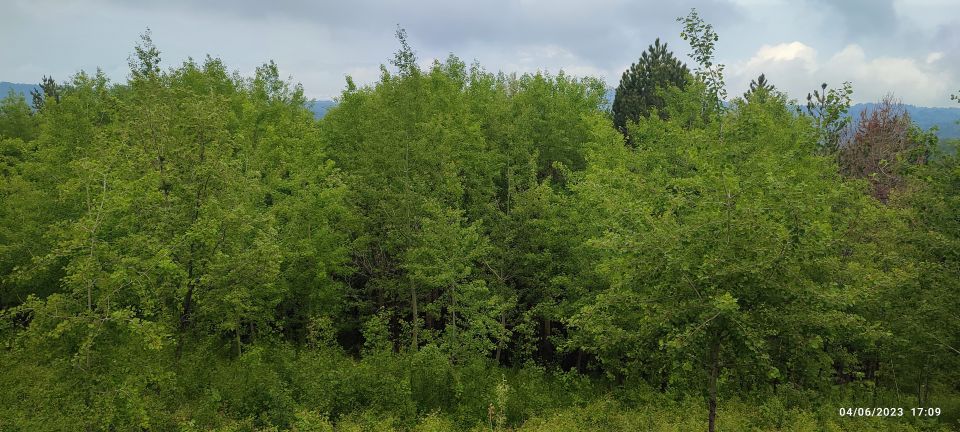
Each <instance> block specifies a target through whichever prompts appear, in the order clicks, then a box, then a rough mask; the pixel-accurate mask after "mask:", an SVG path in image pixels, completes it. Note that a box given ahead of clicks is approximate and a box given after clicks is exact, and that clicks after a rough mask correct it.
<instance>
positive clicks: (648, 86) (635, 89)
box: [613, 38, 690, 133]
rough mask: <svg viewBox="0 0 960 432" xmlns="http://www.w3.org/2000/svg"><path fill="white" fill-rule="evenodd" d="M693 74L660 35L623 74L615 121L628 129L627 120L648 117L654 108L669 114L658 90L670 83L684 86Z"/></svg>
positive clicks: (662, 116)
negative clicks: (661, 39)
mask: <svg viewBox="0 0 960 432" xmlns="http://www.w3.org/2000/svg"><path fill="white" fill-rule="evenodd" d="M689 74H690V71H689V70H688V69H687V66H686V65H684V64H683V63H682V62H681V61H680V60H678V59H677V58H676V57H674V56H673V53H672V52H671V51H669V50H668V49H667V44H666V43H664V44H661V43H660V39H659V38H658V39H657V40H656V41H655V42H654V43H653V45H650V47H648V48H647V50H646V51H644V53H643V54H641V55H640V60H638V61H637V63H634V64H632V65H631V66H630V69H628V70H626V71H625V72H624V73H623V77H622V78H620V86H619V87H617V93H616V96H615V97H614V99H613V123H614V125H615V126H616V127H617V129H619V130H620V131H621V132H623V133H626V126H627V121H637V120H638V119H639V118H640V117H647V116H649V115H650V112H651V111H652V110H653V109H656V110H657V112H658V113H659V115H660V117H661V118H666V113H664V112H663V111H662V109H663V106H664V102H663V98H662V97H660V96H658V95H657V90H658V89H664V88H667V87H670V86H676V87H680V88H683V87H684V86H685V85H686V83H687V76H688V75H689Z"/></svg>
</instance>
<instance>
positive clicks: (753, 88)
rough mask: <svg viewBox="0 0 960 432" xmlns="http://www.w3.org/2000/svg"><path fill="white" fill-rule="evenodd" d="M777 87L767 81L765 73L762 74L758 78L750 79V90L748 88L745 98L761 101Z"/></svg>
mask: <svg viewBox="0 0 960 432" xmlns="http://www.w3.org/2000/svg"><path fill="white" fill-rule="evenodd" d="M776 89H777V88H776V87H774V86H773V84H770V82H769V81H767V77H766V75H764V74H760V76H759V77H757V79H755V80H752V81H750V90H747V91H746V92H745V93H744V94H743V98H744V99H746V100H747V101H753V100H757V101H759V102H762V101H765V100H766V99H767V96H768V95H770V93H772V92H773V91H775V90H776Z"/></svg>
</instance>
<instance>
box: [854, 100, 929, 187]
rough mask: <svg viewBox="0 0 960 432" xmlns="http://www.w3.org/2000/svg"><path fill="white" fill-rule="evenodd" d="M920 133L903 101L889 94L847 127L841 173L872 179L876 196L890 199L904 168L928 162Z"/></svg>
mask: <svg viewBox="0 0 960 432" xmlns="http://www.w3.org/2000/svg"><path fill="white" fill-rule="evenodd" d="M916 132H917V131H916V128H915V127H914V126H913V123H912V121H911V120H910V114H908V113H907V110H906V108H905V107H904V106H903V104H902V103H901V102H900V100H898V99H894V97H893V96H892V95H887V96H885V97H884V98H883V100H881V101H880V102H879V103H878V104H877V105H876V106H874V107H873V109H867V110H864V111H862V112H861V113H860V118H859V119H858V120H857V121H856V122H855V123H852V124H851V125H850V126H849V127H848V128H847V130H846V132H845V134H844V136H843V138H842V141H841V144H840V151H839V153H838V158H839V162H840V171H841V173H843V174H844V175H846V176H848V177H858V178H865V179H868V180H869V181H870V183H871V184H872V185H873V191H872V192H873V195H874V196H875V197H876V198H877V199H879V200H880V201H883V202H886V201H887V199H888V198H889V196H890V192H891V191H892V190H893V189H895V188H897V187H898V186H900V185H901V184H902V183H903V172H904V169H906V168H907V167H908V166H910V165H913V164H922V163H924V162H925V161H926V153H927V152H926V151H925V147H924V145H923V144H924V143H923V142H922V141H923V140H922V139H918V138H917V133H916Z"/></svg>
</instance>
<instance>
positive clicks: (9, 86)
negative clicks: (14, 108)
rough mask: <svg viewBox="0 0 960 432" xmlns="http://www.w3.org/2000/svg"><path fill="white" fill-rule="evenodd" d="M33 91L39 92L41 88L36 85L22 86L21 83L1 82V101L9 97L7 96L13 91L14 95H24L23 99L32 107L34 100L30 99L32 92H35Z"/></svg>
mask: <svg viewBox="0 0 960 432" xmlns="http://www.w3.org/2000/svg"><path fill="white" fill-rule="evenodd" d="M33 89H37V90H39V89H40V86H38V85H36V84H20V83H12V82H6V81H0V99H3V98H5V97H7V95H8V94H10V91H11V90H12V91H13V92H14V93H17V94H19V95H22V96H23V98H24V99H26V100H27V103H29V104H31V105H32V104H33V100H32V99H31V97H30V90H33Z"/></svg>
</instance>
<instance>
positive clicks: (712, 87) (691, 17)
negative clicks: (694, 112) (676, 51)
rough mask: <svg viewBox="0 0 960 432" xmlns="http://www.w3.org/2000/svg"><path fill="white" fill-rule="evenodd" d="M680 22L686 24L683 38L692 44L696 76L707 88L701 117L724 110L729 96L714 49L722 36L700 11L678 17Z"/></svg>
mask: <svg viewBox="0 0 960 432" xmlns="http://www.w3.org/2000/svg"><path fill="white" fill-rule="evenodd" d="M677 22H679V23H682V24H683V31H681V32H680V37H681V38H683V40H685V41H687V42H689V43H690V48H691V49H692V52H691V53H690V58H692V59H693V60H694V61H695V62H696V63H697V68H696V69H694V71H693V74H694V76H696V78H697V79H698V80H700V81H701V82H703V83H704V84H705V85H706V86H705V88H704V94H703V106H702V108H701V114H704V115H705V114H706V113H707V112H710V111H714V110H722V109H723V101H724V99H726V97H727V90H726V85H725V84H724V82H723V69H724V65H722V64H719V63H716V64H715V63H714V61H715V60H714V53H713V52H714V50H715V49H716V42H717V41H718V40H720V37H719V36H718V35H717V33H716V32H715V31H713V25H712V24H709V23H707V22H705V21H704V20H703V18H700V14H699V13H697V9H696V8H691V9H690V13H688V14H687V16H685V17H678V18H677Z"/></svg>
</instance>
